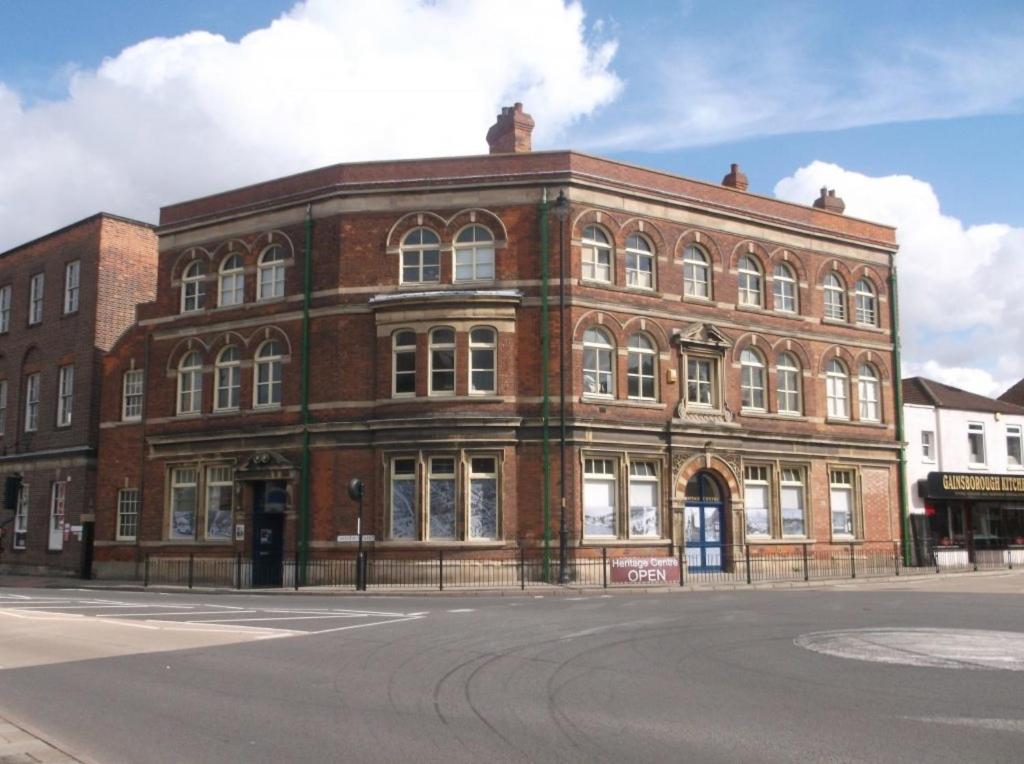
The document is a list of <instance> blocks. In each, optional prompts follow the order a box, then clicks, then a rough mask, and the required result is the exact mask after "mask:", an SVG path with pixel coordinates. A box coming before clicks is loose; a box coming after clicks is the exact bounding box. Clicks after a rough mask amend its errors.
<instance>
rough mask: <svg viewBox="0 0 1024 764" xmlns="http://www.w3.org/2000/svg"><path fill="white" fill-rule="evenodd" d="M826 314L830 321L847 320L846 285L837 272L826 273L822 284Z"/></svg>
mask: <svg viewBox="0 0 1024 764" xmlns="http://www.w3.org/2000/svg"><path fill="white" fill-rule="evenodd" d="M822 289H823V294H824V306H825V312H824V316H825V318H827V319H828V320H830V321H845V320H846V285H845V284H844V283H843V280H842V279H841V278H840V277H839V274H837V273H827V274H825V280H824V282H823V285H822Z"/></svg>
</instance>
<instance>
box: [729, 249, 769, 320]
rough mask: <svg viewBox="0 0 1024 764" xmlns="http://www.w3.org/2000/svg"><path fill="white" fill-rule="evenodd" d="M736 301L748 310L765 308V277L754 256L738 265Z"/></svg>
mask: <svg viewBox="0 0 1024 764" xmlns="http://www.w3.org/2000/svg"><path fill="white" fill-rule="evenodd" d="M736 301H737V302H738V303H739V304H740V305H743V306H744V307H747V308H763V307H764V275H763V272H762V271H761V266H760V265H759V264H758V262H757V260H756V259H754V257H753V255H743V256H742V257H741V258H740V259H739V261H738V262H737V263H736Z"/></svg>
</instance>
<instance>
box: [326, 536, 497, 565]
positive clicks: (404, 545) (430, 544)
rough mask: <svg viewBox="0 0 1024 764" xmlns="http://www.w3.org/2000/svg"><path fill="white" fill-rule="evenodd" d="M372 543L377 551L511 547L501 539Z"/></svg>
mask: <svg viewBox="0 0 1024 764" xmlns="http://www.w3.org/2000/svg"><path fill="white" fill-rule="evenodd" d="M334 543H335V544H336V545H338V546H345V547H349V546H351V545H352V542H350V541H349V542H345V541H336V542H334ZM364 543H372V544H373V545H374V548H375V549H437V550H442V549H451V548H452V547H457V548H459V549H504V548H505V547H507V546H509V544H510V542H507V541H502V540H501V539H473V540H462V539H447V540H437V539H433V540H427V541H419V540H417V539H387V540H384V541H374V542H365V540H364ZM423 562H434V561H433V560H423Z"/></svg>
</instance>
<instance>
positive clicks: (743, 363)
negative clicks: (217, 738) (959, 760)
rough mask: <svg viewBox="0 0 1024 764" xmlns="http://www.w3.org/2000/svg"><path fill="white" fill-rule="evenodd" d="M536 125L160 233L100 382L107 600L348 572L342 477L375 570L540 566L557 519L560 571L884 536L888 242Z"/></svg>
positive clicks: (293, 190)
mask: <svg viewBox="0 0 1024 764" xmlns="http://www.w3.org/2000/svg"><path fill="white" fill-rule="evenodd" d="M532 124H533V123H532V120H531V119H530V118H529V117H528V115H525V114H523V113H522V110H521V107H520V106H519V105H517V106H516V107H514V108H510V109H506V110H503V113H502V114H501V115H499V118H498V122H497V123H496V124H495V126H494V127H492V129H491V131H490V132H489V133H488V141H489V143H490V144H491V148H492V153H491V154H490V155H484V156H471V157H457V158H444V159H424V160H413V161H391V162H370V163H360V164H347V165H336V166H332V167H326V168H322V169H318V170H313V171H311V172H307V173H303V174H300V175H295V176H291V177H287V178H281V179H278V180H273V181H269V182H266V183H260V184H257V185H254V186H250V187H247V188H242V189H238V190H234V191H229V192H226V193H221V194H216V195H213V196H209V197H205V198H202V199H197V200H193V201H189V202H185V203H181V204H175V205H171V206H168V207H165V208H164V209H163V210H162V211H161V218H160V226H159V229H158V233H159V240H160V247H159V249H160V254H159V269H158V278H159V283H158V287H157V296H156V300H155V301H154V302H153V303H151V304H149V305H145V306H142V307H141V308H140V311H139V323H138V326H137V327H136V328H135V329H134V330H133V331H131V332H130V333H128V334H126V336H125V337H124V338H123V339H122V340H121V341H120V342H119V343H118V344H117V346H116V347H115V348H114V350H113V351H112V353H111V354H110V355H109V356H108V357H107V358H106V359H105V361H104V370H103V374H104V390H105V394H104V398H103V406H102V413H101V418H102V430H101V448H102V453H103V455H104V457H103V465H102V475H101V479H100V483H99V487H98V493H97V507H98V512H97V558H98V560H99V561H102V563H103V564H102V569H103V571H104V572H105V573H107V574H110V575H115V574H124V573H125V572H127V571H128V570H129V566H130V565H131V564H132V563H135V562H137V561H138V560H139V559H141V558H142V556H143V555H164V556H177V557H180V556H181V555H183V554H186V553H192V554H195V555H199V556H203V557H231V558H234V557H235V555H241V556H242V557H243V558H246V559H248V558H250V557H253V556H260V555H269V556H270V558H272V559H278V558H280V556H284V557H285V558H290V557H291V555H293V554H298V555H300V556H301V555H303V554H305V553H306V552H308V554H309V556H311V557H329V556H344V555H350V554H351V553H352V551H353V546H352V544H351V543H350V542H349V541H347V540H341V539H339V538H338V537H339V536H348V535H350V534H354V533H355V531H356V505H355V504H354V503H353V501H352V500H351V499H350V498H349V497H348V495H347V493H346V484H347V483H348V481H349V480H350V479H351V478H354V477H358V478H360V479H362V480H363V481H364V484H365V517H364V530H365V531H366V532H367V533H369V534H372V535H373V536H374V537H375V541H374V542H373V544H372V546H373V549H374V553H375V554H385V553H387V554H406V555H412V556H415V555H421V554H422V555H436V553H437V550H438V549H439V548H440V549H451V550H473V551H475V552H479V553H480V554H481V555H486V554H496V553H499V552H501V551H505V550H509V549H515V548H518V547H526V548H529V549H535V548H537V547H539V546H540V545H541V544H542V543H543V539H544V535H545V525H544V518H545V516H547V517H549V520H548V525H547V528H548V531H549V533H550V534H551V538H552V543H553V544H557V536H558V519H559V515H560V512H559V509H560V505H561V501H562V497H563V495H564V499H565V507H566V512H565V518H566V536H567V544H568V547H569V549H570V553H577V554H583V553H584V551H581V550H585V551H586V552H587V553H598V552H599V548H601V547H607V548H609V549H610V550H611V551H610V552H609V553H611V554H617V553H622V550H646V551H648V552H650V553H661V552H662V551H667V550H668V549H669V548H670V545H674V544H681V543H685V544H686V546H687V555H688V556H689V564H690V566H691V567H693V568H704V569H714V568H715V567H717V566H722V565H725V566H728V565H729V564H730V563H731V560H732V559H734V558H735V555H736V554H737V552H736V549H737V548H738V547H739V546H740V545H743V544H744V543H746V542H757V544H758V545H759V548H772V545H777V546H785V545H792V544H793V543H796V542H801V543H803V542H807V543H817V544H821V545H826V544H829V543H831V542H833V541H842V542H843V543H844V544H849V543H851V542H852V543H855V544H862V543H865V544H866V543H869V542H876V541H889V540H892V539H894V538H897V537H898V535H899V510H898V499H897V497H898V490H897V463H898V454H899V451H898V445H897V441H896V429H895V416H896V414H895V410H894V397H893V369H892V362H893V350H894V346H893V336H892V331H891V323H890V297H889V279H890V269H891V266H892V261H893V256H894V254H895V251H896V244H895V238H894V231H893V229H892V228H890V227H887V226H883V225H878V224H875V223H870V222H865V221H862V220H857V219H853V218H850V217H846V216H844V215H843V214H842V202H841V200H839V199H838V198H837V197H835V196H834V194H829V193H827V192H825V191H824V190H823V193H822V198H821V199H820V200H818V201H816V202H815V203H814V206H802V205H795V204H789V203H786V202H782V201H779V200H776V199H772V198H767V197H762V196H758V195H756V194H752V193H748V192H746V191H745V188H746V178H745V177H744V176H743V175H742V173H740V172H739V171H738V169H737V168H736V167H734V168H733V170H732V172H730V174H729V175H728V176H726V178H725V179H724V181H723V182H722V184H712V183H705V182H700V181H694V180H690V179H687V178H682V177H677V176H674V175H670V174H667V173H663V172H658V171H655V170H649V169H643V168H639V167H634V166H631V165H627V164H623V163H620V162H615V161H610V160H607V159H600V158H596V157H592V156H587V155H584V154H579V153H575V152H569V151H550V152H532V151H530V141H529V131H530V129H531V128H532ZM809 201H810V200H809ZM563 255H564V258H563ZM307 257H308V261H307ZM307 262H308V268H309V271H308V274H307V271H306V267H307V265H306V264H307ZM562 269H564V270H565V273H566V278H565V279H564V280H563V279H561V278H560V273H561V271H562ZM307 278H308V282H307ZM307 294H308V303H307V302H306V295H307ZM304 361H306V362H308V367H306V368H305V369H304ZM307 385H308V397H305V390H306V389H307ZM563 386H564V390H565V396H564V405H563V399H562V397H561V395H560V390H561V389H562V387H563ZM545 414H547V415H549V419H548V423H549V427H548V428H547V430H545V427H544V422H545ZM563 415H564V427H563V421H562V420H563ZM563 432H564V437H563ZM563 444H564V456H565V458H564V462H563V461H562V459H561V458H560V455H561V453H562V451H563ZM307 445H308V450H307ZM545 453H548V454H549V458H548V459H547V460H545V458H544V454H545ZM545 463H546V464H547V465H548V466H549V468H550V473H549V475H547V476H545V469H544V465H545ZM562 475H564V481H563V479H562ZM546 481H549V483H546ZM307 483H308V491H305V490H304V485H306V484H307ZM546 484H549V488H548V490H547V492H545V485H546ZM307 539H308V546H306V540H307Z"/></svg>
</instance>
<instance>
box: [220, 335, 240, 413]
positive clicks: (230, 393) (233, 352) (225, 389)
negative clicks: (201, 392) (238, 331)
mask: <svg viewBox="0 0 1024 764" xmlns="http://www.w3.org/2000/svg"><path fill="white" fill-rule="evenodd" d="M241 362H242V355H241V353H239V352H238V348H237V347H236V346H234V345H228V346H227V347H226V348H224V349H223V350H221V351H220V353H219V354H218V355H217V362H216V364H215V365H214V385H215V388H216V389H215V390H214V396H213V410H214V411H234V410H237V409H238V406H239V400H240V396H241V388H242V366H241Z"/></svg>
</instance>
